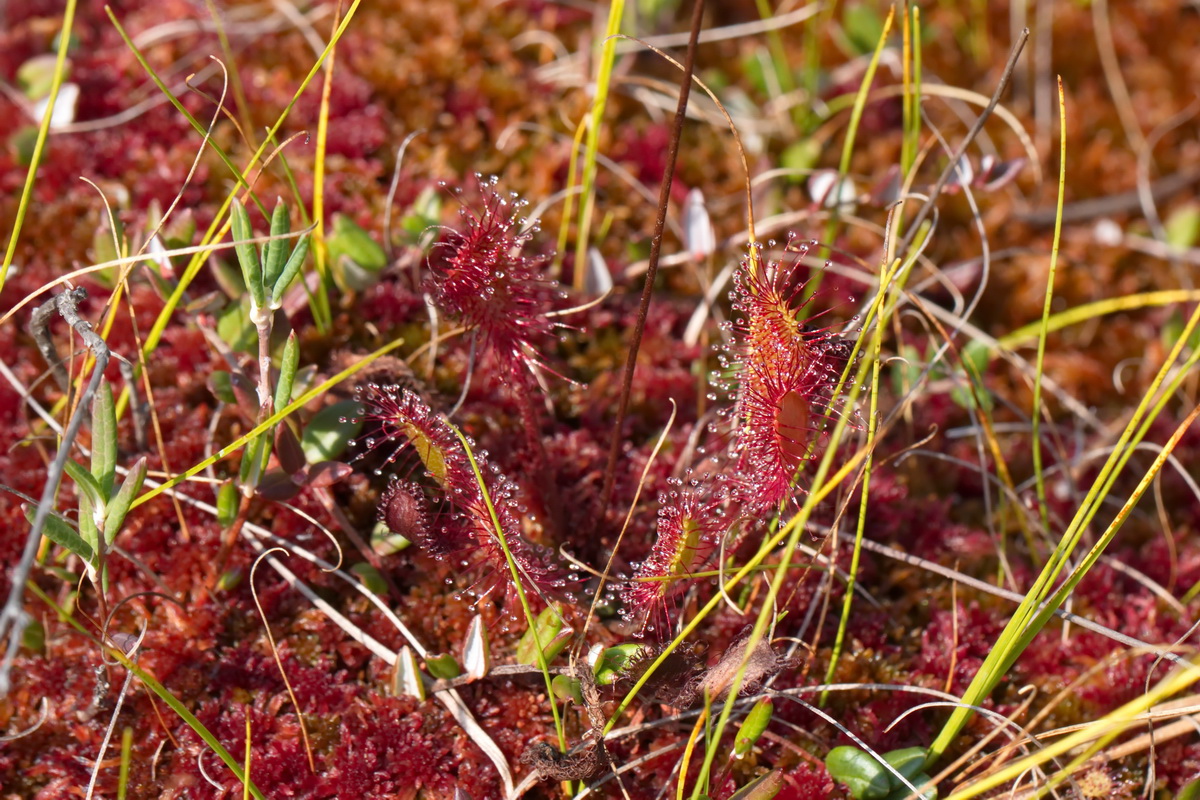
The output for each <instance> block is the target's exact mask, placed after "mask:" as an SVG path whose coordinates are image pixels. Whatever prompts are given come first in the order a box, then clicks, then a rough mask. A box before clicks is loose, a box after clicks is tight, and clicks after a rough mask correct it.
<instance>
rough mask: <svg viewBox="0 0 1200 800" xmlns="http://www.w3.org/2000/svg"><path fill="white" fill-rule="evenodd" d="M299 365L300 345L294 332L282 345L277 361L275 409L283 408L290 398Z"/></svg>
mask: <svg viewBox="0 0 1200 800" xmlns="http://www.w3.org/2000/svg"><path fill="white" fill-rule="evenodd" d="M299 363H300V345H299V344H298V343H297V342H296V332H295V331H292V332H291V333H289V334H288V338H287V342H286V343H285V344H284V345H283V357H282V358H281V359H280V361H279V383H277V384H276V385H275V408H283V407H284V406H286V405H287V404H288V401H289V400H291V398H292V384H293V382H294V381H295V380H296V367H297V366H298V365H299Z"/></svg>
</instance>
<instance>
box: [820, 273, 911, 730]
mask: <svg viewBox="0 0 1200 800" xmlns="http://www.w3.org/2000/svg"><path fill="white" fill-rule="evenodd" d="M899 268H900V261H899V260H898V259H897V260H896V261H895V262H894V264H893V266H892V268H891V269H890V270H887V271H886V272H885V274H884V275H883V278H882V280H881V281H880V287H881V288H880V292H881V293H882V292H883V291H884V289H883V288H882V287H885V286H887V285H888V283H889V281H890V278H891V276H892V275H894V274H895V272H896V271H897V270H898V269H899ZM882 350H883V325H876V326H875V327H874V329H873V330H872V332H871V351H872V354H871V362H872V363H871V400H870V412H869V414H870V415H869V417H868V418H867V442H866V445H865V449H866V451H867V457H866V460H865V461H864V462H863V478H862V493H861V495H860V497H859V501H858V524H857V526H856V527H855V531H854V550H853V551H852V552H851V554H850V570H849V572H848V573H847V576H848V577H847V581H846V593H845V594H844V595H843V596H842V615H841V618H840V619H839V620H838V629H837V634H836V636H835V637H834V640H833V652H832V653H831V654H830V656H829V667H828V668H827V669H826V670H825V683H827V684H832V683H833V676H834V673H835V672H836V671H837V665H838V659H839V658H840V657H841V654H842V646H843V645H844V643H845V639H846V628H847V627H849V624H850V607H851V605H852V604H853V602H854V583H855V581H856V580H857V578H858V562H859V558H860V556H861V554H862V541H863V535H864V533H865V531H866V526H867V500H868V498H869V497H870V492H871V466H872V464H873V462H874V456H875V435H876V431H877V428H878V423H879V418H878V412H879V358H880V353H881V352H882ZM828 696H829V692H827V691H825V692H822V693H821V695H820V697H819V698H818V700H817V704H818V705H820V706H824V705H825V700H826V698H827V697H828Z"/></svg>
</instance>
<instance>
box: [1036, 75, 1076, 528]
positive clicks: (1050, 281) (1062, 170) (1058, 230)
mask: <svg viewBox="0 0 1200 800" xmlns="http://www.w3.org/2000/svg"><path fill="white" fill-rule="evenodd" d="M1066 187H1067V102H1066V99H1065V98H1064V96H1063V85H1062V76H1061V75H1060V76H1058V205H1057V207H1056V210H1055V214H1054V244H1053V245H1052V246H1051V248H1050V272H1049V274H1048V275H1047V276H1046V296H1045V299H1044V300H1043V302H1042V327H1041V331H1040V333H1039V334H1038V346H1037V361H1036V363H1035V365H1034V370H1033V415H1032V417H1033V419H1032V422H1033V432H1032V435H1033V475H1034V480H1036V481H1037V498H1038V511H1039V512H1040V513H1041V515H1042V526H1043V527H1045V528H1046V529H1047V530H1049V528H1050V509H1049V506H1048V505H1047V504H1046V480H1045V476H1044V475H1043V473H1042V439H1041V419H1042V372H1043V371H1044V370H1045V366H1046V336H1047V333H1048V330H1049V326H1050V303H1051V302H1052V301H1053V300H1054V275H1055V273H1056V272H1057V270H1058V246H1059V243H1060V242H1061V240H1062V212H1063V194H1064V193H1065V191H1066Z"/></svg>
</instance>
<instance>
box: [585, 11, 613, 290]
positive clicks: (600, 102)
mask: <svg viewBox="0 0 1200 800" xmlns="http://www.w3.org/2000/svg"><path fill="white" fill-rule="evenodd" d="M624 14H625V0H612V2H611V3H610V4H609V6H608V23H607V24H606V25H605V28H604V42H603V43H602V45H601V47H600V62H599V63H598V64H597V65H596V99H595V100H594V101H593V102H592V114H591V118H590V120H589V122H588V129H587V146H586V149H585V150H584V153H583V180H582V186H583V199H582V200H581V201H580V204H579V225H578V228H577V229H576V231H575V289H576V290H577V291H578V290H582V289H583V278H584V276H585V275H586V274H587V269H586V268H585V267H586V265H587V250H588V234H589V233H590V231H591V224H592V212H593V209H594V208H595V205H596V153H597V152H598V151H599V149H600V124H601V123H602V122H603V121H604V107H605V105H606V104H607V103H608V87H609V83H610V82H611V80H612V71H613V62H614V61H615V60H616V55H617V40H616V39H615V38H614V36H615V35H616V34H617V32H618V31H619V30H620V28H621V18H622V17H623V16H624ZM572 158H574V152H572Z"/></svg>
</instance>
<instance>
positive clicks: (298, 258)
mask: <svg viewBox="0 0 1200 800" xmlns="http://www.w3.org/2000/svg"><path fill="white" fill-rule="evenodd" d="M307 256H308V234H305V235H304V236H301V237H300V239H299V240H297V242H296V249H295V250H293V251H292V255H291V256H290V257H289V258H288V260H287V263H286V264H285V265H284V266H283V271H282V272H280V273H279V277H277V278H276V279H275V282H274V283H272V284H270V285H271V287H272V288H271V308H279V307H280V306H281V305H283V293H284V292H286V291H287V288H288V286H290V285H291V283H292V281H293V280H295V278H296V275H298V274H299V273H300V268H301V267H302V266H304V259H305V257H307Z"/></svg>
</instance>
